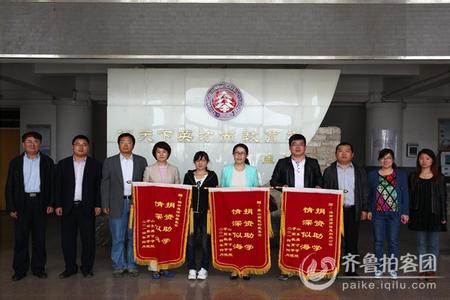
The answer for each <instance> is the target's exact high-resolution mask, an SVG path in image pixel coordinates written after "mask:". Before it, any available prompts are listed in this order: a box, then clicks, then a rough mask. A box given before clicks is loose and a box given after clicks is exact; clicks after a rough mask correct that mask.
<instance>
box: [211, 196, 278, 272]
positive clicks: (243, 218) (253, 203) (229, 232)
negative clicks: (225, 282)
mask: <svg viewBox="0 0 450 300" xmlns="http://www.w3.org/2000/svg"><path fill="white" fill-rule="evenodd" d="M269 195H270V189H269V188H210V189H209V201H210V204H209V207H210V214H209V216H210V218H211V219H210V221H209V222H208V227H209V231H210V232H211V243H212V263H213V266H214V267H215V268H216V269H219V270H222V271H231V272H236V273H237V274H238V275H239V276H244V275H247V274H264V273H266V272H267V271H268V270H269V269H270V244H269V236H270V234H271V228H272V227H271V223H270V212H269Z"/></svg>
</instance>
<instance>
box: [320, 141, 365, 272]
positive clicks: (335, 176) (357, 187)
mask: <svg viewBox="0 0 450 300" xmlns="http://www.w3.org/2000/svg"><path fill="white" fill-rule="evenodd" d="M353 156H354V153H353V146H352V145H351V144H350V143H346V142H342V143H340V144H339V145H337V147H336V161H335V162H334V163H332V164H331V165H330V166H329V167H328V168H326V169H325V171H324V173H323V181H324V186H323V187H324V188H326V189H333V190H342V191H343V192H344V203H343V205H344V256H345V255H351V254H353V255H358V238H359V224H360V220H365V219H366V218H367V212H368V211H369V197H368V196H369V186H368V183H367V176H366V172H365V171H364V169H363V168H361V167H358V166H357V165H356V164H355V163H354V162H353ZM345 274H346V275H347V276H357V273H356V271H355V270H351V269H349V270H346V273H345Z"/></svg>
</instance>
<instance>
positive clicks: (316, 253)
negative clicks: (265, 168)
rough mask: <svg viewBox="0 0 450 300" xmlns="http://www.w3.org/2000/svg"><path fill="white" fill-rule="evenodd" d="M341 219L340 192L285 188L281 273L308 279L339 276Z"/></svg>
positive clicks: (283, 197) (280, 258) (282, 216)
mask: <svg viewBox="0 0 450 300" xmlns="http://www.w3.org/2000/svg"><path fill="white" fill-rule="evenodd" d="M342 218H343V213H342V192H341V191H336V190H326V189H307V188H305V189H294V188H283V193H282V199H281V225H280V252H279V257H278V264H279V267H280V269H281V271H282V273H284V274H292V275H293V274H300V275H302V276H306V277H308V276H310V275H312V274H317V273H322V274H324V275H326V276H330V275H333V274H335V272H338V271H339V257H340V249H341V234H342V232H343V219H342ZM324 268H325V271H324Z"/></svg>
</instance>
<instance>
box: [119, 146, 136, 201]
mask: <svg viewBox="0 0 450 300" xmlns="http://www.w3.org/2000/svg"><path fill="white" fill-rule="evenodd" d="M120 166H121V167H122V177H123V195H124V196H130V195H131V182H132V181H133V154H131V155H130V157H129V158H126V157H125V156H123V155H122V154H120Z"/></svg>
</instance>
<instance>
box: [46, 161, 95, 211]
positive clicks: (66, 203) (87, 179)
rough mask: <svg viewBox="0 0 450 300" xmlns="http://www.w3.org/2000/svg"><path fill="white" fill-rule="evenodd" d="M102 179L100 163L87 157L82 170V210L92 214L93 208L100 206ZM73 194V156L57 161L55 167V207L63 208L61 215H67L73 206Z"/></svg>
mask: <svg viewBox="0 0 450 300" xmlns="http://www.w3.org/2000/svg"><path fill="white" fill-rule="evenodd" d="M101 180H102V165H101V163H100V162H98V161H97V160H95V159H93V158H91V157H87V159H86V165H85V166H84V172H83V187H82V195H81V197H82V199H81V200H82V202H81V205H82V207H83V211H84V213H86V214H92V215H94V208H95V207H101V204H100V202H101V201H100V197H101V195H100V183H101ZM74 195H75V169H74V167H73V156H69V157H67V158H64V159H62V160H60V161H59V162H58V166H57V168H56V201H55V207H62V208H63V216H64V215H68V214H69V213H70V211H71V210H72V208H73V201H74Z"/></svg>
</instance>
